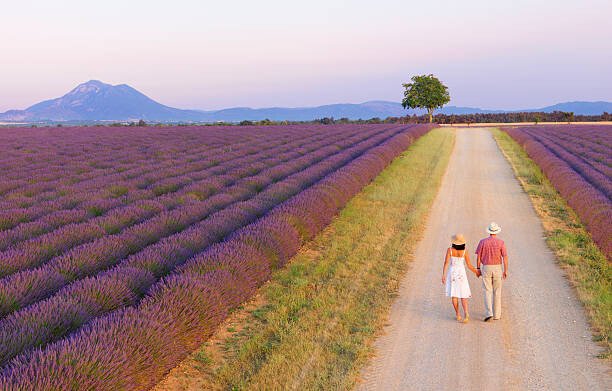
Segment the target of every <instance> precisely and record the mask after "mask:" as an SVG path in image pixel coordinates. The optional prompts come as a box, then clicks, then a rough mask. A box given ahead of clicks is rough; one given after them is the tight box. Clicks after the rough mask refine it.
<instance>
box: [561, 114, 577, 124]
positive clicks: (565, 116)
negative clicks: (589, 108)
mask: <svg viewBox="0 0 612 391" xmlns="http://www.w3.org/2000/svg"><path fill="white" fill-rule="evenodd" d="M561 114H563V118H565V120H566V121H567V123H568V124H569V123H570V122H572V121H573V120H574V112H573V111H562V112H561Z"/></svg>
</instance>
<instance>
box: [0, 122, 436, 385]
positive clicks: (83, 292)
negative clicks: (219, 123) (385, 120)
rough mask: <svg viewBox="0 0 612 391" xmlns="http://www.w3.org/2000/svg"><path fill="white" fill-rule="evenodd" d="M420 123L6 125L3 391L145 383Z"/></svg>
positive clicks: (0, 224)
mask: <svg viewBox="0 0 612 391" xmlns="http://www.w3.org/2000/svg"><path fill="white" fill-rule="evenodd" d="M429 129H430V127H429V126H425V125H334V126H287V127H279V126H266V127H180V128H137V129H126V128H101V127H90V128H65V129H56V128H48V129H42V128H41V129H23V128H20V129H3V130H1V131H0V152H1V154H0V156H1V158H0V174H1V176H0V178H1V180H0V389H36V390H42V389H125V388H129V389H143V388H148V387H150V386H152V385H153V384H155V382H156V381H158V380H159V378H160V377H161V376H163V374H164V373H166V372H167V371H168V370H169V369H170V368H172V367H173V366H175V365H176V364H177V363H178V362H179V361H180V360H181V359H183V358H184V357H185V356H186V355H187V354H189V353H190V352H191V351H192V350H193V349H195V348H196V347H197V346H199V344H201V343H202V342H203V341H204V340H205V339H206V338H207V337H208V336H209V335H210V334H211V333H212V331H213V330H214V328H215V327H216V326H217V325H218V324H219V323H220V322H221V321H222V320H223V319H224V318H225V317H226V315H227V313H228V311H229V310H231V309H232V308H234V307H236V306H237V305H239V304H240V303H242V302H243V301H244V300H246V299H248V298H249V297H250V296H251V295H252V294H253V293H254V291H255V289H256V288H257V287H258V286H259V285H261V283H262V282H264V281H265V280H266V279H267V278H268V277H269V275H270V273H271V271H273V270H274V269H277V268H279V267H281V266H282V265H283V264H284V263H285V262H286V261H287V260H288V259H289V258H290V257H291V256H292V255H294V254H295V253H296V251H297V249H298V248H299V246H300V245H301V244H302V243H303V242H304V241H307V240H309V239H310V238H312V237H313V236H314V235H315V234H316V233H317V232H319V231H320V230H321V229H323V228H324V227H325V226H326V225H327V224H328V223H329V222H330V221H331V219H332V218H333V216H334V215H335V214H336V213H337V212H338V210H339V209H341V208H342V207H343V205H344V204H345V203H346V202H347V201H348V200H349V199H350V198H351V197H352V196H353V195H355V194H356V193H357V192H359V191H360V190H361V189H362V188H363V186H365V185H366V184H367V183H368V182H369V181H371V180H372V179H373V178H374V177H375V176H376V175H377V174H378V173H379V172H380V171H381V170H382V169H383V168H384V167H385V166H386V165H387V164H388V163H389V162H390V161H391V160H392V159H393V158H394V157H395V156H397V155H398V154H399V153H401V152H402V151H403V150H405V149H406V148H407V147H408V146H409V145H410V144H411V143H412V141H413V140H415V139H416V138H418V137H420V136H421V135H423V134H424V133H426V132H427V131H428V130H429Z"/></svg>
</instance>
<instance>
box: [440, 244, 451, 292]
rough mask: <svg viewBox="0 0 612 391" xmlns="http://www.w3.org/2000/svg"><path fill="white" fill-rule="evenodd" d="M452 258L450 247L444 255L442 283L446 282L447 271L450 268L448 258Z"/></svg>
mask: <svg viewBox="0 0 612 391" xmlns="http://www.w3.org/2000/svg"><path fill="white" fill-rule="evenodd" d="M449 259H450V248H447V249H446V256H445V257H444V267H442V284H446V271H447V270H448V260H449Z"/></svg>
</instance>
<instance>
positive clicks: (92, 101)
mask: <svg viewBox="0 0 612 391" xmlns="http://www.w3.org/2000/svg"><path fill="white" fill-rule="evenodd" d="M506 111H507V110H506ZM513 111H532V112H533V111H544V112H552V111H573V112H574V113H575V114H587V115H598V114H601V113H603V112H609V113H610V112H612V102H566V103H559V104H556V105H553V106H548V107H544V108H540V109H526V110H513ZM436 112H437V113H443V114H469V113H503V112H504V110H483V109H479V108H473V107H457V106H446V107H443V108H442V109H440V110H437V111H436ZM424 113H425V111H424V110H404V109H403V108H402V106H401V104H399V103H397V102H387V101H371V102H365V103H360V104H354V103H341V104H332V105H324V106H317V107H296V108H285V107H271V108H261V109H252V108H248V107H234V108H228V109H223V110H216V111H203V110H182V109H176V108H173V107H169V106H165V105H162V104H161V103H158V102H156V101H154V100H152V99H150V98H149V97H147V96H146V95H144V94H142V93H141V92H139V91H137V90H135V89H134V88H132V87H130V86H128V85H127V84H119V85H116V86H113V85H110V84H106V83H102V82H101V81H98V80H90V81H88V82H86V83H83V84H80V85H78V86H77V87H76V88H75V89H73V90H72V91H70V92H69V93H67V94H66V95H64V96H62V97H60V98H57V99H51V100H47V101H44V102H41V103H37V104H35V105H33V106H30V107H28V108H27V109H25V110H9V111H7V112H5V113H0V121H7V122H45V121H51V122H64V121H66V122H68V121H71V122H95V121H137V120H139V119H143V120H145V121H151V122H218V121H226V122H239V121H242V120H252V121H257V120H263V119H266V118H267V119H270V120H276V121H282V120H288V121H309V120H313V119H317V118H324V117H334V118H343V117H345V118H349V119H369V118H375V117H378V118H387V117H399V116H405V115H412V114H417V115H420V114H424Z"/></svg>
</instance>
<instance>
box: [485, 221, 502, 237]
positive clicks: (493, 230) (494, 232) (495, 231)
mask: <svg viewBox="0 0 612 391" xmlns="http://www.w3.org/2000/svg"><path fill="white" fill-rule="evenodd" d="M487 232H488V233H490V234H492V235H497V234H498V233H500V232H501V227H500V226H499V225H497V223H495V222H492V223H491V224H489V226H488V227H487Z"/></svg>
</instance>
